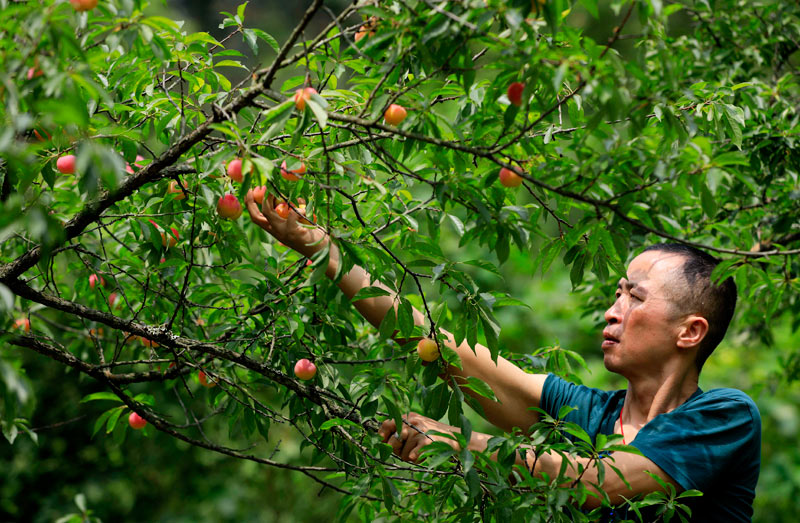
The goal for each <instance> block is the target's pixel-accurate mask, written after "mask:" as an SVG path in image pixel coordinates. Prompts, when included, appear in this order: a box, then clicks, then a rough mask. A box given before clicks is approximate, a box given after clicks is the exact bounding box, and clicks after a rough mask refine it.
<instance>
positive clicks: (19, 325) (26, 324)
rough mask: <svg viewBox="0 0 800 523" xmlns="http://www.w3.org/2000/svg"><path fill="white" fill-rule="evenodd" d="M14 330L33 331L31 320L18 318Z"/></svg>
mask: <svg viewBox="0 0 800 523" xmlns="http://www.w3.org/2000/svg"><path fill="white" fill-rule="evenodd" d="M14 329H19V330H21V331H23V332H30V331H31V320H29V319H28V318H18V319H16V320H14Z"/></svg>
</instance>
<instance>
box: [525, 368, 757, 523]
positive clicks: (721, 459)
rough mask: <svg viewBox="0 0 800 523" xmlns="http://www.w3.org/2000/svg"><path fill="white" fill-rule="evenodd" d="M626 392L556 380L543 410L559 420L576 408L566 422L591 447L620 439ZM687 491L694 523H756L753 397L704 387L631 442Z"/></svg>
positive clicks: (548, 385) (547, 390)
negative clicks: (606, 437) (691, 493)
mask: <svg viewBox="0 0 800 523" xmlns="http://www.w3.org/2000/svg"><path fill="white" fill-rule="evenodd" d="M624 399H625V391H624V390H617V391H611V392H608V391H603V390H599V389H592V388H589V387H585V386H582V385H575V384H574V383H570V382H568V381H566V380H563V379H561V378H559V377H558V376H555V375H554V374H550V375H549V376H548V377H547V379H546V380H545V383H544V389H543V391H542V399H541V405H540V407H541V408H542V410H544V411H545V412H547V413H548V414H549V415H551V416H553V417H557V416H558V411H559V409H561V407H563V406H564V405H569V406H570V407H574V408H575V409H576V410H573V411H571V412H570V413H569V414H567V415H566V416H565V418H564V421H568V422H572V423H575V424H577V425H579V426H580V427H581V428H583V430H585V431H586V432H587V433H588V434H589V436H591V438H592V441H594V438H595V437H596V436H597V434H613V432H614V423H615V422H616V421H617V419H619V413H620V410H621V409H622V405H623V401H624ZM628 444H629V445H631V446H633V447H636V448H637V449H639V450H640V451H641V453H642V454H644V455H645V457H647V458H648V459H649V460H650V461H652V462H654V463H655V464H656V465H658V466H659V467H661V469H662V470H663V471H664V472H666V473H667V474H669V476H670V477H671V478H672V479H674V480H675V481H676V482H677V483H678V484H679V485H680V486H681V487H683V488H684V489H686V490H688V489H696V490H699V491H701V492H702V493H703V496H702V497H697V498H687V501H686V503H685V504H686V505H687V506H689V507H690V508H691V510H692V521H695V522H701V521H702V522H716V521H719V522H725V523H728V522H734V521H750V520H751V518H752V515H753V498H754V497H755V489H756V483H757V482H758V472H759V469H760V468H761V416H760V415H759V413H758V408H757V407H756V405H755V403H754V402H753V400H752V399H750V397H749V396H748V395H747V394H745V393H744V392H741V391H739V390H735V389H713V390H710V391H708V392H703V391H702V390H700V389H697V391H696V392H695V393H694V394H693V395H692V396H691V397H690V398H689V399H688V400H686V402H685V403H684V404H683V405H681V406H679V407H678V408H676V409H675V410H673V411H671V412H668V413H666V414H660V415H658V416H656V417H655V418H653V419H652V420H651V421H650V422H649V423H647V424H646V425H645V426H644V427H642V428H641V429H640V430H639V433H638V434H637V435H636V438H635V439H634V440H633V441H631V442H628Z"/></svg>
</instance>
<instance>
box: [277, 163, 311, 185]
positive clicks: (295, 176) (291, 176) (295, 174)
mask: <svg viewBox="0 0 800 523" xmlns="http://www.w3.org/2000/svg"><path fill="white" fill-rule="evenodd" d="M305 173H306V164H304V163H303V162H300V167H298V168H297V169H295V170H293V171H290V170H288V169H287V167H286V160H284V161H283V163H281V176H283V177H284V178H286V179H287V180H289V181H290V182H296V181H297V180H299V179H300V178H301V177H302V176H303V175H304V174H305Z"/></svg>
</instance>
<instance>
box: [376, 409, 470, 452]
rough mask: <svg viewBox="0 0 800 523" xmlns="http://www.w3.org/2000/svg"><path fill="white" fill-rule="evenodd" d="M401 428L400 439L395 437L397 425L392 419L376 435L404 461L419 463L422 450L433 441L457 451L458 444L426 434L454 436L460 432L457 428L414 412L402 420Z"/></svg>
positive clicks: (384, 423)
mask: <svg viewBox="0 0 800 523" xmlns="http://www.w3.org/2000/svg"><path fill="white" fill-rule="evenodd" d="M403 421H404V423H403V427H402V429H401V431H400V438H398V437H397V436H396V434H395V433H396V432H397V424H396V423H395V421H394V419H387V420H386V421H384V422H383V424H382V425H381V428H380V430H378V435H379V436H381V437H382V438H383V442H384V443H388V444H389V445H391V446H392V451H393V452H394V453H395V454H396V455H397V456H399V457H400V459H402V460H404V461H411V462H413V463H417V462H419V458H420V454H421V453H422V449H424V448H425V446H426V445H430V444H431V443H433V442H434V441H443V442H445V443H447V444H448V445H450V446H451V447H453V448H454V449H455V450H459V446H458V442H456V440H454V439H450V438H447V437H444V436H437V435H434V434H428V432H429V431H437V432H443V433H446V434H455V433H458V432H461V430H460V429H458V428H457V427H453V426H450V425H445V424H444V423H440V422H438V421H436V420H433V419H431V418H426V417H425V416H423V415H421V414H417V413H416V412H411V413H409V414H408V415H407V416H405V417H404V418H403Z"/></svg>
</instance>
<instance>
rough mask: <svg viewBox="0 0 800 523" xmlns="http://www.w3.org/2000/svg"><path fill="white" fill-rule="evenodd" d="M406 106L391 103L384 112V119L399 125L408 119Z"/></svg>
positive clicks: (390, 123) (391, 123)
mask: <svg viewBox="0 0 800 523" xmlns="http://www.w3.org/2000/svg"><path fill="white" fill-rule="evenodd" d="M406 114H407V113H406V108H405V107H403V106H402V105H398V104H391V105H390V106H389V108H388V109H386V112H385V113H383V119H384V121H385V122H386V123H387V124H389V125H397V124H399V123H400V122H402V121H403V120H405V119H406Z"/></svg>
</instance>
